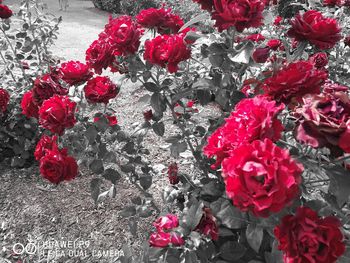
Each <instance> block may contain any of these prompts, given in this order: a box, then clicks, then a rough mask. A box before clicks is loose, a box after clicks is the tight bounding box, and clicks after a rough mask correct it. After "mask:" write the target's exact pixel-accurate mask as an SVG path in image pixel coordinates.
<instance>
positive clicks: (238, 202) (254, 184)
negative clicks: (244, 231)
mask: <svg viewBox="0 0 350 263" xmlns="http://www.w3.org/2000/svg"><path fill="white" fill-rule="evenodd" d="M302 172H303V166H302V165H301V164H299V163H297V162H296V161H294V160H293V159H292V158H291V157H290V155H289V152H288V150H284V149H281V148H279V147H278V146H276V145H275V144H274V143H273V142H272V141H271V140H269V139H265V140H264V141H260V140H257V141H254V142H252V143H251V144H243V145H241V146H239V147H238V148H236V149H234V150H232V152H231V153H230V157H229V158H227V159H225V160H224V161H223V162H222V176H223V177H224V180H225V184H226V193H227V196H228V197H230V198H231V199H232V201H233V204H234V205H235V206H236V207H238V208H239V209H240V210H242V211H244V212H246V211H251V212H253V214H254V215H256V216H260V217H268V216H269V214H270V213H277V212H279V211H281V210H282V209H283V208H284V207H286V206H288V205H290V204H291V203H292V201H293V199H294V198H296V197H297V196H298V195H299V184H300V183H301V173H302Z"/></svg>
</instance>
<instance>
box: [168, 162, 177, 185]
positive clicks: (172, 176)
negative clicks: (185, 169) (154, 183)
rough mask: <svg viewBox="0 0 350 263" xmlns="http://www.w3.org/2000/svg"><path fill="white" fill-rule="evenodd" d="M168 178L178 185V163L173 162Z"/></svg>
mask: <svg viewBox="0 0 350 263" xmlns="http://www.w3.org/2000/svg"><path fill="white" fill-rule="evenodd" d="M168 178H169V182H170V184H172V185H176V184H178V183H179V182H180V178H179V176H178V166H177V163H172V164H171V165H169V167H168Z"/></svg>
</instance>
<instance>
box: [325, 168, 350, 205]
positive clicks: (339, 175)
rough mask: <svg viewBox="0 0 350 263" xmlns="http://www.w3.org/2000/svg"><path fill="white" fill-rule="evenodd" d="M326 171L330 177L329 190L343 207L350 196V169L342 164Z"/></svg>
mask: <svg viewBox="0 0 350 263" xmlns="http://www.w3.org/2000/svg"><path fill="white" fill-rule="evenodd" d="M326 172H327V175H328V176H329V179H330V184H329V189H328V191H329V192H330V193H331V194H333V195H334V196H335V197H336V198H337V203H338V205H339V207H343V205H344V204H345V203H346V202H347V201H348V199H349V196H350V191H349V189H350V176H349V171H347V170H345V169H344V168H343V167H342V166H336V167H332V168H328V169H326Z"/></svg>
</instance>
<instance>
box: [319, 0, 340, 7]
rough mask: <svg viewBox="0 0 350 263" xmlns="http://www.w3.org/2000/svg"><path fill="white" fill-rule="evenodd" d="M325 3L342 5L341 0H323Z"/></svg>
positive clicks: (325, 4)
mask: <svg viewBox="0 0 350 263" xmlns="http://www.w3.org/2000/svg"><path fill="white" fill-rule="evenodd" d="M323 5H324V6H336V5H338V6H340V5H341V1H340V0H323Z"/></svg>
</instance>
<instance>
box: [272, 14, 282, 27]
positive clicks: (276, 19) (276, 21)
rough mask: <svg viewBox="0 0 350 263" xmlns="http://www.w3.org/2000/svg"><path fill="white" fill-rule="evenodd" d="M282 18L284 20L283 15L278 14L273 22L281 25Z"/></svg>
mask: <svg viewBox="0 0 350 263" xmlns="http://www.w3.org/2000/svg"><path fill="white" fill-rule="evenodd" d="M282 20H283V17H281V16H276V18H275V20H274V21H273V24H274V25H275V26H279V25H280V24H281V22H282Z"/></svg>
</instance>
